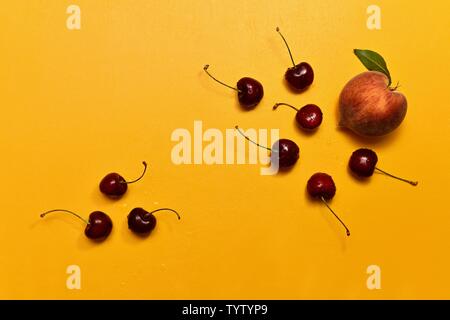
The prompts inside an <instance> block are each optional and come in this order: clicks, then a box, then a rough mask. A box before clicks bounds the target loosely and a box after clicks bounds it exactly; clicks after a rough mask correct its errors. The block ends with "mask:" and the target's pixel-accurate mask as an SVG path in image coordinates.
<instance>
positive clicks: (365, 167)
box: [348, 148, 419, 186]
mask: <svg viewBox="0 0 450 320" xmlns="http://www.w3.org/2000/svg"><path fill="white" fill-rule="evenodd" d="M377 162H378V156H377V154H376V153H375V151H373V150H370V149H365V148H361V149H358V150H356V151H354V152H353V153H352V155H351V157H350V160H349V161H348V166H349V168H350V170H351V171H352V172H353V173H354V174H355V175H357V176H358V177H362V178H367V177H370V176H372V175H373V173H374V171H375V170H377V171H378V172H380V173H382V174H384V175H387V176H389V177H391V178H394V179H397V180H400V181H403V182H406V183H409V184H410V185H413V186H417V184H418V183H419V182H418V181H410V180H406V179H403V178H399V177H397V176H394V175H392V174H390V173H387V172H386V171H383V170H381V169H380V168H377V167H376V165H377Z"/></svg>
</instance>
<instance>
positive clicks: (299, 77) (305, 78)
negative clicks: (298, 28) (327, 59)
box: [276, 27, 314, 91]
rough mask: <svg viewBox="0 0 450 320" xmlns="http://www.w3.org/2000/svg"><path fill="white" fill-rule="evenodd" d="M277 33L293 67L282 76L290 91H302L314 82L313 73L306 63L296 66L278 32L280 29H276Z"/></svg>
mask: <svg viewBox="0 0 450 320" xmlns="http://www.w3.org/2000/svg"><path fill="white" fill-rule="evenodd" d="M276 30H277V32H278V33H279V34H280V36H281V38H282V39H283V41H284V44H285V45H286V48H287V49H288V52H289V56H290V57H291V61H292V64H293V67H291V68H288V69H287V70H286V73H285V75H284V78H285V79H286V81H287V82H288V83H289V85H290V86H291V88H292V89H294V90H297V91H303V90H305V89H307V88H308V87H309V86H310V85H311V84H312V83H313V81H314V71H313V69H312V67H311V66H310V65H309V64H308V63H306V62H301V63H299V64H296V63H295V62H294V58H293V57H292V53H291V49H290V48H289V45H288V43H287V41H286V39H285V38H284V36H283V34H282V33H281V32H280V29H279V28H278V27H277V29H276Z"/></svg>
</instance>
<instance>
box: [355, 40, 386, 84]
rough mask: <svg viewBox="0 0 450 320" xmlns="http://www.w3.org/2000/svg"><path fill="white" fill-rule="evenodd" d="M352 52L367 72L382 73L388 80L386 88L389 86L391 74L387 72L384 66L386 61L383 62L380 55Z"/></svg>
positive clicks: (357, 50)
mask: <svg viewBox="0 0 450 320" xmlns="http://www.w3.org/2000/svg"><path fill="white" fill-rule="evenodd" d="M353 52H354V53H355V55H356V56H357V57H358V59H359V60H360V61H361V62H362V64H363V65H364V66H365V67H366V68H367V70H369V71H378V72H381V73H384V74H385V75H386V77H388V79H389V84H388V86H390V85H391V83H392V80H391V74H390V73H389V70H388V68H387V66H386V61H384V59H383V57H382V56H381V55H380V54H378V53H376V52H375V51H371V50H360V49H354V50H353Z"/></svg>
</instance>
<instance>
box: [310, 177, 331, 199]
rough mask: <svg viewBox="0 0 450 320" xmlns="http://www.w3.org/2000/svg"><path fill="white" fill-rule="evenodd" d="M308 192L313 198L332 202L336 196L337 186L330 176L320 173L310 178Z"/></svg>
mask: <svg viewBox="0 0 450 320" xmlns="http://www.w3.org/2000/svg"><path fill="white" fill-rule="evenodd" d="M307 190H308V193H309V194H310V195H311V197H313V198H319V199H320V198H324V199H325V200H331V199H332V198H333V197H334V195H335V194H336V185H335V184H334V181H333V178H331V176H330V175H328V174H326V173H322V172H318V173H315V174H313V175H312V176H311V178H309V180H308V184H307Z"/></svg>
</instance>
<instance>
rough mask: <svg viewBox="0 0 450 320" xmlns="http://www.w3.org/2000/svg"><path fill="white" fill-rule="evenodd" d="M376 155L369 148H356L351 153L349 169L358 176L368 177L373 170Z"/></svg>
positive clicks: (375, 163)
mask: <svg viewBox="0 0 450 320" xmlns="http://www.w3.org/2000/svg"><path fill="white" fill-rule="evenodd" d="M377 162H378V157H377V154H376V153H375V152H374V151H372V150H370V149H358V150H356V151H355V152H353V153H352V156H351V157H350V160H349V162H348V165H349V167H350V170H352V171H353V173H355V174H356V175H357V176H359V177H370V176H371V175H373V172H374V171H375V166H376V165H377Z"/></svg>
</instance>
